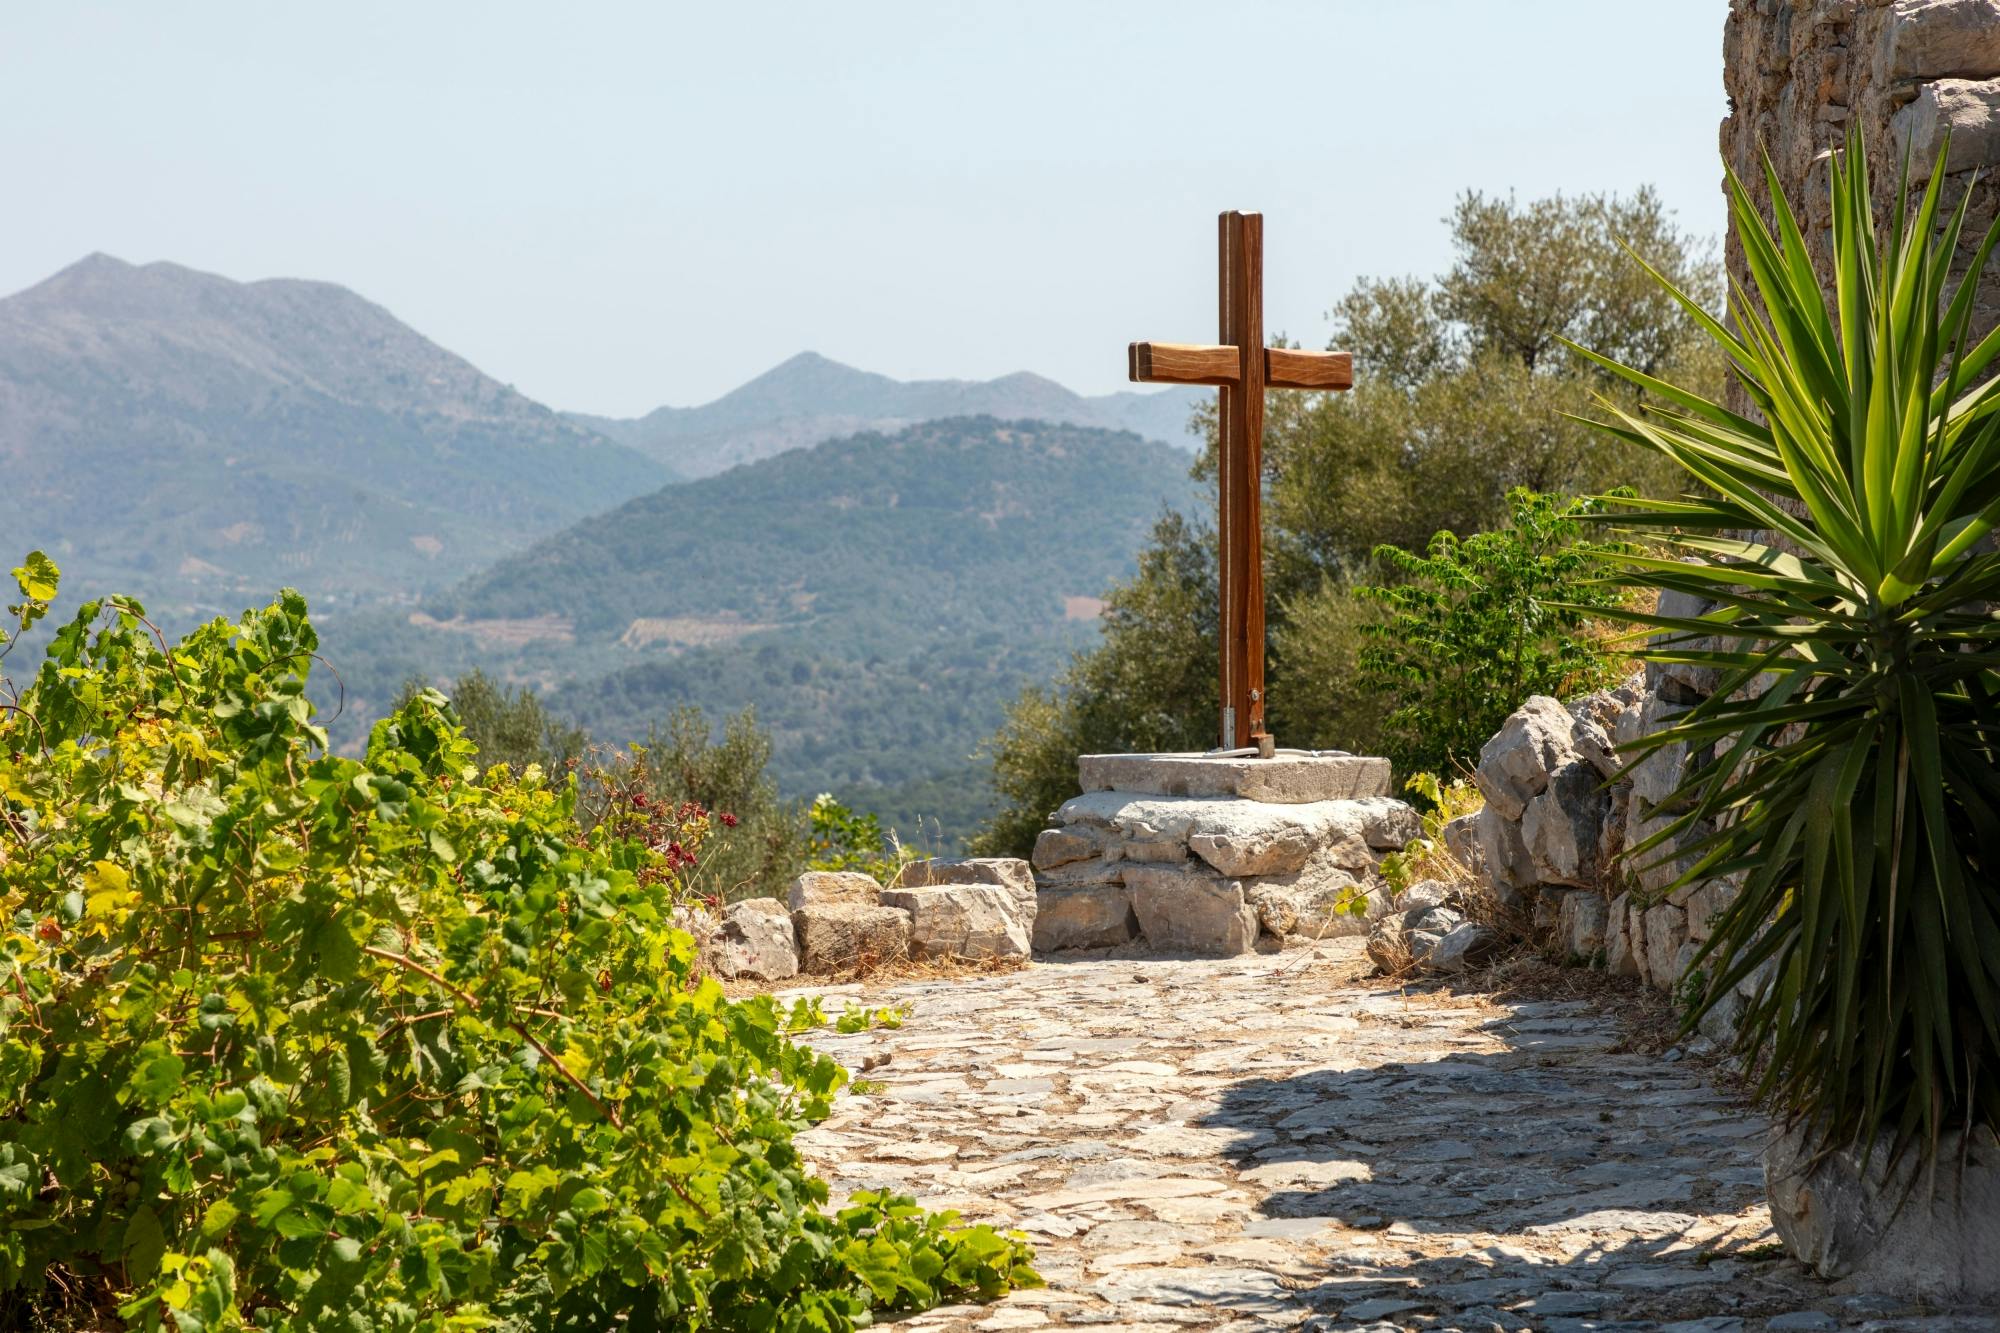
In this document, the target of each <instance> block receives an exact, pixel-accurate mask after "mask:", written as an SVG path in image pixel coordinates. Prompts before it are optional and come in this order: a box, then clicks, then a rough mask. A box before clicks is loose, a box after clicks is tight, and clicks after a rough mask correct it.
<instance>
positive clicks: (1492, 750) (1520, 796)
mask: <svg viewBox="0 0 2000 1333" xmlns="http://www.w3.org/2000/svg"><path fill="white" fill-rule="evenodd" d="M1572 723H1573V719H1572V718H1571V717H1570V715H1569V710H1568V709H1566V708H1564V707H1563V706H1562V704H1561V703H1559V702H1557V701H1556V700H1554V699H1551V698H1550V697H1548V696H1547V695H1545V694H1537V695H1535V696H1534V697H1532V698H1530V699H1529V700H1528V702H1527V703H1525V704H1522V705H1521V706H1520V707H1519V708H1517V709H1515V710H1514V712H1513V713H1511V714H1509V715H1508V718H1507V720H1506V722H1504V723H1502V724H1501V727H1500V730H1499V732H1498V733H1497V734H1496V735H1495V736H1494V737H1493V739H1492V740H1490V741H1488V742H1486V744H1485V745H1483V746H1481V747H1480V750H1479V767H1478V768H1476V769H1475V770H1474V771H1473V780H1474V781H1475V782H1476V783H1478V785H1479V790H1480V792H1481V793H1482V794H1484V795H1485V797H1486V805H1487V808H1488V809H1490V810H1495V811H1497V812H1498V813H1499V814H1500V815H1501V816H1502V817H1504V818H1506V819H1510V820H1511V819H1519V818H1520V817H1521V812H1522V811H1523V810H1524V809H1526V808H1527V804H1528V802H1529V801H1530V800H1531V799H1533V798H1534V797H1535V796H1538V795H1540V794H1541V791H1542V789H1543V788H1544V787H1546V786H1548V785H1549V778H1550V776H1551V775H1552V774H1553V773H1554V772H1555V771H1556V770H1557V769H1559V768H1561V767H1562V766H1563V765H1564V764H1566V763H1569V762H1571V761H1572V760H1574V759H1575V758H1576V751H1575V749H1574V747H1573V746H1572V745H1571V743H1570V733H1571V730H1572Z"/></svg>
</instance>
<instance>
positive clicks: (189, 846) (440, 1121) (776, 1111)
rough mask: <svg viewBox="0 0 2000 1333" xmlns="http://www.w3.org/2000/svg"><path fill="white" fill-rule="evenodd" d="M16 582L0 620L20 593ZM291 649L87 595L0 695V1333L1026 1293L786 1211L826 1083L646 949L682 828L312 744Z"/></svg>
mask: <svg viewBox="0 0 2000 1333" xmlns="http://www.w3.org/2000/svg"><path fill="white" fill-rule="evenodd" d="M17 581H18V582H19V583H20V585H21V588H22V596H23V601H22V604H21V607H20V608H18V609H17V611H16V615H15V618H16V623H17V624H22V623H25V622H27V621H29V620H32V619H33V618H35V617H36V616H37V615H39V614H40V612H41V611H42V610H44V609H45V607H46V602H47V600H48V599H49V598H50V597H51V596H53V594H54V591H55V587H54V585H55V574H54V570H53V567H52V566H49V565H48V563H47V561H46V560H45V559H42V558H40V557H39V556H35V557H30V559H29V561H28V563H27V564H26V565H24V566H23V567H22V569H21V570H20V571H18V573H17ZM316 642H317V640H316V637H315V635H314V632H313V629H312V627H311V625H310V624H309V622H308V620H307V616H306V608H305V605H304V602H303V600H302V599H301V598H300V597H299V596H298V595H297V594H296V593H293V592H289V591H288V592H286V593H285V594H284V595H282V596H281V597H280V598H279V600H278V601H277V602H275V603H273V604H272V605H271V606H269V607H268V608H266V609H264V610H262V611H257V612H253V613H250V614H248V615H246V616H245V617H244V618H243V619H242V620H241V621H240V622H239V623H236V624H230V623H227V622H224V621H216V622H213V623H211V624H208V625H205V626H203V627H201V628H199V629H197V630H196V631H194V632H193V633H192V634H190V635H188V636H187V637H186V638H185V639H183V640H182V641H181V642H180V643H179V644H178V645H175V646H172V647H169V646H168V645H166V644H165V643H164V642H163V641H160V640H158V639H157V638H156V636H155V635H154V634H153V632H152V631H151V629H150V626H149V625H148V623H147V622H146V621H145V620H144V619H143V616H142V613H141V612H140V610H139V608H138V607H137V606H136V605H134V604H132V603H130V602H126V601H121V600H118V599H112V600H110V601H107V602H101V603H99V602H93V603H89V604H87V605H85V606H84V607H83V608H82V609H81V610H80V611H79V612H78V614H77V616H76V617H75V619H74V620H72V621H71V622H70V623H69V624H68V625H66V626H64V627H63V628H62V629H60V630H59V631H58V632H57V633H56V634H55V636H54V640H53V643H52V646H51V647H50V649H49V652H48V655H47V658H46V660H44V661H43V662H42V664H41V666H40V668H39V670H38V671H37V672H36V674H35V675H34V677H33V678H32V680H31V681H29V682H28V683H27V685H26V687H25V688H24V689H22V690H20V692H19V694H18V695H16V694H15V692H14V688H13V687H12V686H4V687H0V867H4V880H0V909H4V919H5V927H4V929H5V935H4V941H0V970H4V975H0V993H4V999H0V1292H4V1293H7V1294H6V1295H5V1296H0V1300H5V1301H11V1302H12V1305H11V1306H10V1307H8V1308H5V1309H0V1315H5V1316H8V1317H10V1318H11V1320H12V1324H13V1326H19V1325H20V1324H22V1323H25V1322H29V1321H30V1320H32V1319H36V1318H53V1317H63V1318H71V1317H75V1318H78V1320H79V1322H81V1321H82V1317H81V1316H78V1315H77V1313H76V1311H75V1308H74V1307H75V1306H83V1307H86V1309H85V1311H84V1313H85V1314H88V1313H89V1310H88V1307H95V1308H96V1310H97V1311H98V1312H100V1313H99V1314H97V1315H94V1316H91V1317H93V1318H99V1319H102V1318H105V1317H108V1316H109V1314H110V1312H111V1311H112V1310H116V1311H117V1313H118V1315H119V1316H120V1317H122V1318H123V1319H124V1320H125V1321H126V1322H127V1323H128V1324H130V1325H132V1326H135V1327H143V1328H157V1327H169V1326H171V1327H174V1328H177V1329H180V1330H193V1329H222V1328H235V1327H243V1326H255V1327H269V1328H286V1329H336V1328H337V1329H341V1330H442V1329H446V1328H452V1329H470V1328H480V1327H492V1328H509V1329H578V1330H583V1329H593V1330H594V1329H600V1328H605V1327H608V1326H612V1325H614V1324H616V1325H618V1326H621V1327H625V1328H630V1329H649V1328H651V1329H667V1328H673V1329H701V1328H723V1329H737V1328H741V1329H760V1330H764V1329H786V1330H792V1329H797V1330H805V1329H812V1330H824V1329H847V1328H852V1327H856V1326H858V1325H860V1324H862V1323H865V1322H867V1320H868V1318H869V1313H868V1312H869V1310H870V1309H871V1307H877V1308H890V1309H907V1308H914V1307H919V1306H924V1305H929V1304H932V1303H935V1302H937V1301H940V1300H943V1299H947V1298H958V1297H961V1296H965V1297H981V1298H985V1297H991V1296H992V1295H994V1294H996V1293H998V1292H999V1291H1001V1290H1003V1289H1005V1288H1006V1287H1007V1286H1008V1285H1009V1284H1011V1283H1016V1282H1032V1281H1034V1280H1035V1279H1034V1276H1033V1274H1032V1271H1031V1270H1029V1269H1028V1268H1027V1267H1026V1266H1025V1261H1026V1258H1027V1254H1026V1250H1025V1247H1024V1246H1023V1245H1022V1244H1021V1243H1020V1242H1018V1241H1016V1240H1013V1239H1010V1238H1008V1237H1006V1236H1002V1235H998V1234H996V1233H994V1232H993V1231H991V1230H990V1229H987V1228H981V1227H975V1228H969V1229H963V1230H960V1229H954V1228H953V1227H952V1226H951V1225H950V1223H951V1219H950V1217H949V1216H948V1215H946V1216H932V1215H927V1214H924V1213H922V1212H920V1211H919V1210H917V1209H916V1208H915V1207H914V1206H913V1205H911V1204H910V1203H909V1202H908V1201H907V1200H897V1199H890V1198H886V1197H882V1196H872V1195H859V1196H856V1197H855V1199H854V1200H853V1201H852V1204H851V1206H849V1207H847V1208H844V1209H842V1210H840V1211H839V1212H837V1213H831V1214H830V1213H828V1212H827V1211H825V1210H824V1208H823V1205H824V1204H825V1202H826V1200H827V1197H828V1195H827V1188H826V1186H825V1184H824V1183H823V1182H821V1181H820V1180H818V1179H817V1178H815V1177H814V1176H813V1175H812V1174H811V1172H810V1171H809V1170H808V1169H807V1167H806V1165H805V1163H804V1162H803V1161H802V1160H801V1158H800V1156H799V1154H798V1152H797V1150H796V1149H795V1148H794V1146H793V1135H794V1134H795V1133H796V1132H797V1131H798V1130H799V1129H800V1128H801V1127H802V1126H804V1125H805V1124H807V1123H808V1122H810V1121H811V1120H813V1119H814V1118H816V1117H819V1116H822V1115H824V1114H825V1112H826V1111H827V1109H828V1105H829V1100H830V1098H831V1097H832V1096H833V1095H834V1093H835V1091H836V1089H837V1088H838V1087H839V1086H840V1084H841V1082H842V1073H841V1070H840V1068H839V1066H838V1065H837V1064H835V1063H834V1062H833V1061H832V1060H830V1059H828V1058H827V1057H825V1056H822V1055H819V1054H816V1053H814V1052H813V1051H811V1050H809V1049H807V1048H805V1047H802V1046H799V1045H796V1044H794V1043H793V1042H791V1041H790V1040H788V1039H787V1035H786V1034H787V1031H788V1028H789V1026H790V1023H791V1020H790V1018H789V1017H788V1016H787V1015H785V1014H784V1013H782V1012H780V1011H779V1009H778V1008H777V1007H776V1006H775V1005H774V1004H773V1002H772V1001H771V1000H770V999H769V998H767V997H766V998H758V999H754V1000H749V1001H744V1002H731V1001H729V1000H727V999H725V998H724V996H723V995H722V993H721V991H720V989H719V988H718V987H717V986H716V985H715V984H714V983H713V982H712V981H705V980H697V979H696V976H695V960H694V946H693V943H692V941H691V940H690V938H689V937H688V936H687V935H686V934H685V933H683V932H681V931H678V930H676V929H674V928H673V927H672V926H671V924H670V919H671V918H670V909H671V907H672V904H673V901H674V898H675V896H676V894H677V893H679V892H681V891H682V880H681V877H680V872H679V867H678V866H677V860H678V858H674V857H671V856H669V855H668V854H667V853H666V851H665V850H664V849H663V848H662V846H661V842H662V840H663V839H665V840H667V841H669V842H673V841H680V842H682V845H683V851H684V852H688V853H692V854H694V855H699V853H700V846H699V844H700V842H701V840H702V838H703V837H704V836H706V835H708V834H709V833H711V832H712V831H713V828H712V826H709V825H705V824H704V823H703V822H702V821H694V822H692V823H687V822H677V821H678V817H677V814H675V813H671V812H669V813H662V812H660V811H659V810H658V809H657V808H651V809H649V808H647V807H645V806H635V807H633V808H628V809H625V810H623V811H619V812H614V813H613V814H611V815H609V816H607V817H605V818H601V819H600V820H599V821H598V822H597V824H596V826H595V828H594V829H592V830H588V831H586V830H585V829H584V828H583V827H582V826H581V825H580V824H579V823H578V821H577V819H576V813H575V804H576V799H577V796H576V786H575V784H574V782H573V781H571V780H569V779H564V780H562V781H560V782H557V781H552V780H550V778H548V777H547V776H546V775H543V774H540V773H535V772H532V771H531V773H530V774H529V775H526V776H517V775H515V774H514V773H513V772H512V771H511V770H510V769H508V768H507V767H506V766H504V765H496V766H494V767H492V768H490V769H488V770H487V771H486V772H485V773H484V774H481V773H480V772H479V771H478V769H477V767H476V765H474V764H473V763H472V756H473V749H472V746H471V744H470V743H469V742H468V741H467V740H466V739H465V737H464V734H463V732H462V729H461V728H460V726H459V725H458V723H457V721H456V720H455V718H454V717H453V715H452V712H451V709H450V707H449V705H448V703H447V702H446V700H445V699H444V697H443V696H442V695H439V694H436V693H435V692H430V691H425V692H422V693H420V694H418V695H417V696H416V697H414V698H412V699H410V700H409V701H408V703H407V704H405V706H404V707H402V708H401V709H400V710H398V711H397V712H396V713H395V714H394V715H393V716H391V717H389V718H386V719H384V720H383V721H381V722H379V723H377V724H376V726H375V729H374V732H373V734H372V736H371V738H370V740H369V744H368V748H367V752H366V754H365V756H364V757H363V758H361V759H358V760H356V759H348V758H341V757H338V756H335V755H331V754H328V753H327V752H326V751H325V749H324V735H323V733H322V732H321V731H320V729H319V728H318V727H317V726H316V725H315V724H314V722H313V718H312V709H311V707H310V705H309V704H308V703H307V701H306V698H305V694H304V686H305V678H306V672H307V669H308V667H309V665H310V663H311V661H312V658H313V654H314V649H315V645H316ZM64 1300H67V1301H69V1302H72V1303H73V1305H72V1308H71V1310H70V1311H68V1312H64V1311H62V1310H60V1309H57V1310H56V1311H55V1314H54V1315H51V1314H50V1313H49V1312H50V1310H51V1308H52V1307H57V1306H59V1305H60V1304H61V1302H62V1301H64Z"/></svg>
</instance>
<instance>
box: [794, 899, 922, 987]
mask: <svg viewBox="0 0 2000 1333" xmlns="http://www.w3.org/2000/svg"><path fill="white" fill-rule="evenodd" d="M792 924H793V925H794V926H795V927H796V928H797V931H798V938H799V967H800V970H802V971H806V972H843V971H846V970H848V969H850V968H861V967H871V966H874V965H876V964H879V963H892V962H897V961H900V960H902V959H904V958H907V957H909V953H910V914H909V913H908V912H906V911H904V910H902V909H901V908H899V907H883V906H881V905H879V904H876V903H857V902H823V903H809V904H807V905H806V906H804V907H801V908H799V909H797V910H796V911H794V912H793V913H792Z"/></svg>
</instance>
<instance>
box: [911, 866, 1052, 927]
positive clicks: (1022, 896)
mask: <svg viewBox="0 0 2000 1333" xmlns="http://www.w3.org/2000/svg"><path fill="white" fill-rule="evenodd" d="M940 884H991V885H993V886H995V887H996V888H1000V889H1004V890H1006V892H1007V894H1008V896H1010V897H1011V898H1013V899H1014V901H1015V903H1016V904H1017V907H1016V910H1017V912H1019V913H1020V914H1021V915H1022V916H1024V917H1026V918H1027V919H1028V920H1029V921H1033V920H1034V917H1035V872H1034V871H1033V870H1031V869H1029V868H1028V863H1027V862H1026V861H1023V860H1020V859H1019V858H1017V857H1012V856H969V857H965V858H962V859H948V858H945V857H934V858H932V859H930V860H927V861H911V862H910V863H909V864H907V865H905V866H904V867H903V868H902V869H901V870H899V871H897V872H896V887H897V888H899V889H922V888H932V887H935V886H937V885H940Z"/></svg>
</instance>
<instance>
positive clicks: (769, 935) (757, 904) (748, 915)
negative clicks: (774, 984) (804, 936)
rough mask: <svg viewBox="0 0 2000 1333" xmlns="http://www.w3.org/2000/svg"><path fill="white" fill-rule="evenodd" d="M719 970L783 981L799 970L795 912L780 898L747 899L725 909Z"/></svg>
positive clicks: (717, 955) (717, 946)
mask: <svg viewBox="0 0 2000 1333" xmlns="http://www.w3.org/2000/svg"><path fill="white" fill-rule="evenodd" d="M715 959H716V971H718V972H720V973H721V974H722V975H723V976H725V977H751V978H754V979H756V980H758V981H783V980H784V979H785V978H786V977H795V976H797V975H798V973H799V948H798V937H797V935H796V934H795V933H794V931H793V927H792V914H791V912H790V911H789V910H787V909H786V907H785V905H784V904H783V903H781V902H779V901H778V900H777V899H776V898H745V899H744V900H743V901H742V902H737V903H731V904H729V906H728V907H726V908H724V909H723V911H722V930H721V932H720V933H719V935H718V936H717V939H716V943H715Z"/></svg>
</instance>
